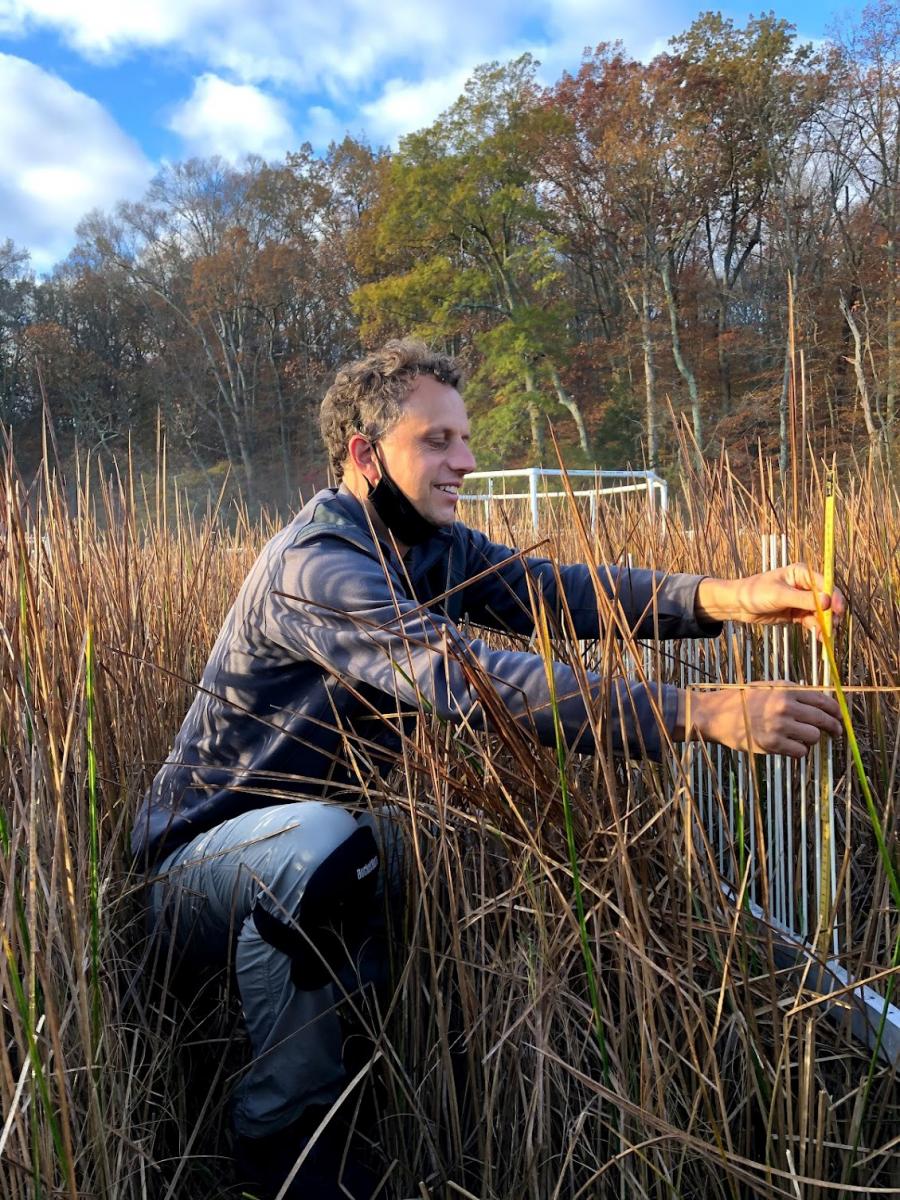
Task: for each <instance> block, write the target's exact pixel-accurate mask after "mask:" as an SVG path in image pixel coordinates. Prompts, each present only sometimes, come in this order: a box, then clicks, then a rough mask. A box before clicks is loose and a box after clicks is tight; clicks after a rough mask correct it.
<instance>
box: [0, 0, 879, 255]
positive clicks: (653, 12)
mask: <svg viewBox="0 0 900 1200" xmlns="http://www.w3.org/2000/svg"><path fill="white" fill-rule="evenodd" d="M862 3H863V0H852V2H851V3H849V4H848V3H843V4H840V3H838V4H837V5H831V4H829V2H828V0H825V3H824V4H816V3H813V2H812V0H782V2H781V3H780V4H779V5H778V6H777V7H776V8H775V11H776V13H777V15H778V16H780V17H784V18H785V19H786V20H788V21H791V22H792V23H793V24H794V25H795V26H796V27H797V31H798V34H799V35H800V36H801V37H802V38H804V39H809V40H818V39H820V38H822V37H824V36H825V35H826V33H827V30H828V29H829V28H830V27H831V26H832V25H833V24H834V23H835V22H837V21H840V20H843V19H845V18H847V17H848V14H849V19H852V17H853V14H855V13H858V12H859V11H860V9H861V7H862ZM703 7H706V6H703V5H700V6H696V7H695V6H694V5H692V4H690V3H683V2H682V0H668V2H666V0H639V2H637V3H635V2H634V0H630V2H629V0H419V2H415V0H299V2H298V0H294V2H293V3H291V2H290V0H255V2H252V3H251V2H249V0H0V161H2V162H3V164H4V166H3V172H2V174H0V241H2V240H3V239H4V238H6V237H11V238H13V240H14V241H15V242H16V243H17V244H19V245H20V246H24V247H26V248H27V249H28V250H29V251H30V252H31V255H32V262H33V265H34V267H35V269H37V270H38V271H45V270H47V269H48V268H49V267H50V266H52V264H53V263H54V262H56V261H58V260H59V259H60V258H62V257H63V256H64V255H65V254H66V253H67V252H68V250H69V248H70V247H71V245H72V242H73V240H74V228H75V225H76V223H77V221H78V220H79V218H80V217H81V216H82V215H84V213H85V212H87V211H89V210H90V209H92V208H94V207H100V208H106V209H109V208H112V207H113V205H114V204H115V203H116V201H118V200H120V199H136V198H138V197H140V195H141V194H142V193H143V190H144V188H145V187H146V185H147V183H148V181H149V180H150V179H151V178H152V176H153V174H154V172H155V170H156V169H157V168H158V167H159V165H160V163H162V162H164V161H167V160H169V161H174V160H178V159H183V158H186V157H188V156H190V155H193V154H200V155H207V154H220V155H222V156H224V157H226V158H228V159H231V160H234V161H238V160H239V159H240V158H241V157H242V156H243V155H245V154H247V153H249V152H252V153H257V154H261V155H262V156H263V157H266V158H272V159H275V158H279V157H281V156H283V155H284V153H285V151H286V150H289V149H291V148H292V147H296V146H298V145H299V144H300V143H302V142H303V141H310V142H312V144H313V146H314V148H316V149H319V150H321V149H324V148H325V147H326V146H327V145H328V143H329V141H330V140H332V139H333V138H340V137H342V136H343V134H344V132H345V131H350V132H351V133H353V134H356V135H363V136H365V137H367V138H368V139H369V140H370V141H372V142H376V143H379V144H394V143H395V142H396V140H397V138H398V137H399V136H401V135H402V134H403V133H405V132H407V131H409V130H412V129H417V128H421V127H422V126H423V125H426V124H428V123H429V122H430V121H432V120H433V119H434V118H435V117H436V116H437V115H438V114H439V113H440V112H441V111H443V110H444V109H445V108H446V107H447V106H448V105H449V104H451V103H452V102H453V100H454V99H455V98H456V97H457V95H459V93H460V91H461V88H462V85H463V83H464V81H465V79H466V78H467V76H468V75H469V73H470V72H471V70H472V68H473V67H474V66H476V65H477V64H478V63H481V62H486V61H488V60H491V59H501V60H503V59H507V58H510V57H512V56H513V55H516V54H520V53H522V52H523V51H525V50H529V51H531V52H532V53H533V54H534V55H535V56H536V57H537V58H539V59H540V60H541V62H542V63H543V68H542V71H543V76H544V78H545V79H546V81H547V82H550V81H552V80H553V79H555V78H557V77H558V76H559V74H560V72H561V71H562V70H564V69H569V70H573V69H575V68H576V67H577V65H578V62H579V59H580V56H581V52H582V50H583V49H584V47H586V46H589V45H590V46H593V45H596V43H598V42H601V41H613V40H615V39H621V40H622V41H623V42H624V43H625V46H626V48H627V49H628V50H629V51H630V52H631V53H632V54H633V55H635V56H636V57H640V58H650V57H652V56H653V55H654V54H655V53H657V52H659V51H660V50H662V49H664V48H665V45H666V42H667V40H668V39H669V38H670V37H671V36H673V35H674V34H676V33H679V32H681V31H682V30H684V29H686V28H687V27H688V26H689V25H690V23H691V21H692V20H693V19H694V17H695V16H697V15H698V13H699V12H701V11H702V10H703ZM721 11H722V12H724V13H725V14H726V15H729V16H732V17H734V19H735V20H736V21H737V22H738V23H743V22H744V21H745V20H746V18H747V17H748V15H750V14H751V13H752V12H759V11H761V9H759V8H744V7H741V6H740V5H735V4H729V5H723V6H721ZM763 11H764V10H763Z"/></svg>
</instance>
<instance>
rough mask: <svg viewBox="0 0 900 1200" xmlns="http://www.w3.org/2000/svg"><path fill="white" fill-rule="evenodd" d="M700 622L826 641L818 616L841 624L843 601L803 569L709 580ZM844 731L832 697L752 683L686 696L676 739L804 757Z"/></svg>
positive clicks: (795, 566) (700, 598)
mask: <svg viewBox="0 0 900 1200" xmlns="http://www.w3.org/2000/svg"><path fill="white" fill-rule="evenodd" d="M696 604H697V615H698V618H700V619H712V620H719V621H741V622H744V623H747V624H754V625H774V624H795V625H800V626H802V627H803V628H804V629H810V630H812V631H813V632H815V633H816V634H817V636H819V637H820V638H821V636H822V622H821V619H820V616H819V614H820V613H823V612H827V611H829V610H830V611H831V613H832V614H833V616H834V618H835V619H836V620H837V621H840V619H841V618H842V616H843V614H844V610H845V607H846V605H845V601H844V597H843V596H842V595H841V593H840V592H839V591H837V590H835V591H834V592H832V593H831V594H830V595H829V594H828V593H827V592H826V591H825V590H824V580H823V579H822V576H821V575H819V574H817V573H816V572H815V571H810V570H809V569H808V568H807V567H805V566H804V565H803V564H802V563H792V564H791V565H790V566H786V567H778V568H776V569H775V570H773V571H764V572H762V573H760V574H758V575H748V576H746V577H745V578H743V579H714V578H711V577H707V578H705V579H703V580H702V581H701V583H700V586H699V587H698V589H697V600H696ZM840 732H841V722H840V708H839V707H838V704H837V701H836V700H835V699H834V697H832V696H827V695H824V694H822V693H821V692H815V691H810V690H808V689H805V688H799V687H792V686H790V685H785V684H781V685H773V684H762V683H758V684H750V685H749V686H747V687H743V688H735V687H730V688H727V689H723V690H721V691H712V690H702V691H696V692H680V693H679V697H678V717H677V718H676V723H675V736H676V738H678V739H679V740H683V739H694V738H703V740H704V741H709V742H719V743H721V744H722V745H725V746H730V747H732V749H735V750H752V751H754V752H757V753H763V754H786V755H788V756H789V757H791V758H802V757H803V756H804V755H806V754H807V753H808V752H809V750H810V749H811V748H812V747H813V746H814V745H815V744H816V743H817V742H818V741H819V740H820V738H821V737H822V735H823V734H827V735H830V736H832V737H836V736H837V735H839V734H840Z"/></svg>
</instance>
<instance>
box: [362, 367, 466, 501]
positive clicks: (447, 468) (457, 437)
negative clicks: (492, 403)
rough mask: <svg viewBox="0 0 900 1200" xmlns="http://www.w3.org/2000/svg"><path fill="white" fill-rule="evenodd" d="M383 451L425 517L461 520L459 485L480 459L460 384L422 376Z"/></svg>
mask: <svg viewBox="0 0 900 1200" xmlns="http://www.w3.org/2000/svg"><path fill="white" fill-rule="evenodd" d="M378 449H379V452H380V454H381V456H382V458H383V460H384V463H385V466H386V467H387V469H388V473H389V474H390V476H391V478H392V479H393V480H394V482H395V483H396V484H397V486H398V487H399V488H400V490H401V491H403V492H405V494H406V495H407V496H408V498H409V499H410V500H411V501H412V503H413V504H414V505H415V507H416V509H417V510H418V512H419V514H420V515H421V516H423V517H425V518H426V519H427V520H429V521H431V522H432V523H433V524H434V525H450V524H452V523H453V521H455V520H456V502H457V498H458V494H459V487H460V484H461V483H462V481H463V479H464V478H465V476H466V475H467V474H468V473H469V471H472V470H474V468H475V459H474V458H473V457H472V451H471V450H470V449H469V418H468V417H467V416H466V407H465V405H464V404H463V400H462V396H460V394H459V392H458V391H457V390H456V389H455V388H452V387H449V386H448V385H447V384H445V383H439V382H438V380H437V379H435V377H434V376H433V375H421V376H420V377H419V378H418V379H417V380H416V381H415V383H414V384H413V386H412V388H411V389H410V392H409V396H408V397H407V398H406V400H405V401H404V403H403V411H402V416H401V417H400V420H399V421H398V422H397V424H396V425H395V426H394V427H393V429H391V431H390V432H389V433H388V434H386V435H385V436H384V437H383V438H382V439H381V441H380V442H379V443H378Z"/></svg>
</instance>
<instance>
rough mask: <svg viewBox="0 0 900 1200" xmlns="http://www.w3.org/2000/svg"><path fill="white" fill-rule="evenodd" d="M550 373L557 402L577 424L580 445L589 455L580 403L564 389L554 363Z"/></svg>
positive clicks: (589, 450)
mask: <svg viewBox="0 0 900 1200" xmlns="http://www.w3.org/2000/svg"><path fill="white" fill-rule="evenodd" d="M549 371H550V380H551V382H552V383H553V389H554V391H555V392H556V398H557V400H558V401H559V402H560V404H561V405H562V406H563V408H565V409H566V410H567V411H568V412H569V413H570V414H571V416H572V420H573V421H574V422H575V428H576V429H577V430H578V445H579V446H580V447H581V449H582V450H583V451H584V453H585V454H587V455H589V454H590V452H591V449H590V446H589V445H588V437H587V429H586V428H585V425H584V417H583V416H582V415H581V409H580V408H579V407H578V402H577V401H576V400H573V398H572V397H571V396H570V395H569V393H568V392H567V391H566V389H565V388H564V387H563V382H562V380H561V379H560V377H559V371H557V369H556V367H555V366H554V364H553V363H551V364H550V367H549Z"/></svg>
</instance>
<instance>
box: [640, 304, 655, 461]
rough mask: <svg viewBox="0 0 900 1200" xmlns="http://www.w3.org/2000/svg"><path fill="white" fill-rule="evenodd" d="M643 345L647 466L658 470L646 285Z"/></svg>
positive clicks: (653, 368) (653, 366) (653, 376)
mask: <svg viewBox="0 0 900 1200" xmlns="http://www.w3.org/2000/svg"><path fill="white" fill-rule="evenodd" d="M641 343H642V345H643V351H644V421H645V427H646V431H647V465H648V466H649V467H650V469H651V470H655V469H656V465H657V461H658V459H659V439H658V435H657V432H656V363H655V362H654V361H653V339H652V336H651V328H650V294H649V292H648V290H647V285H646V283H645V284H644V286H643V287H642V289H641Z"/></svg>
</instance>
